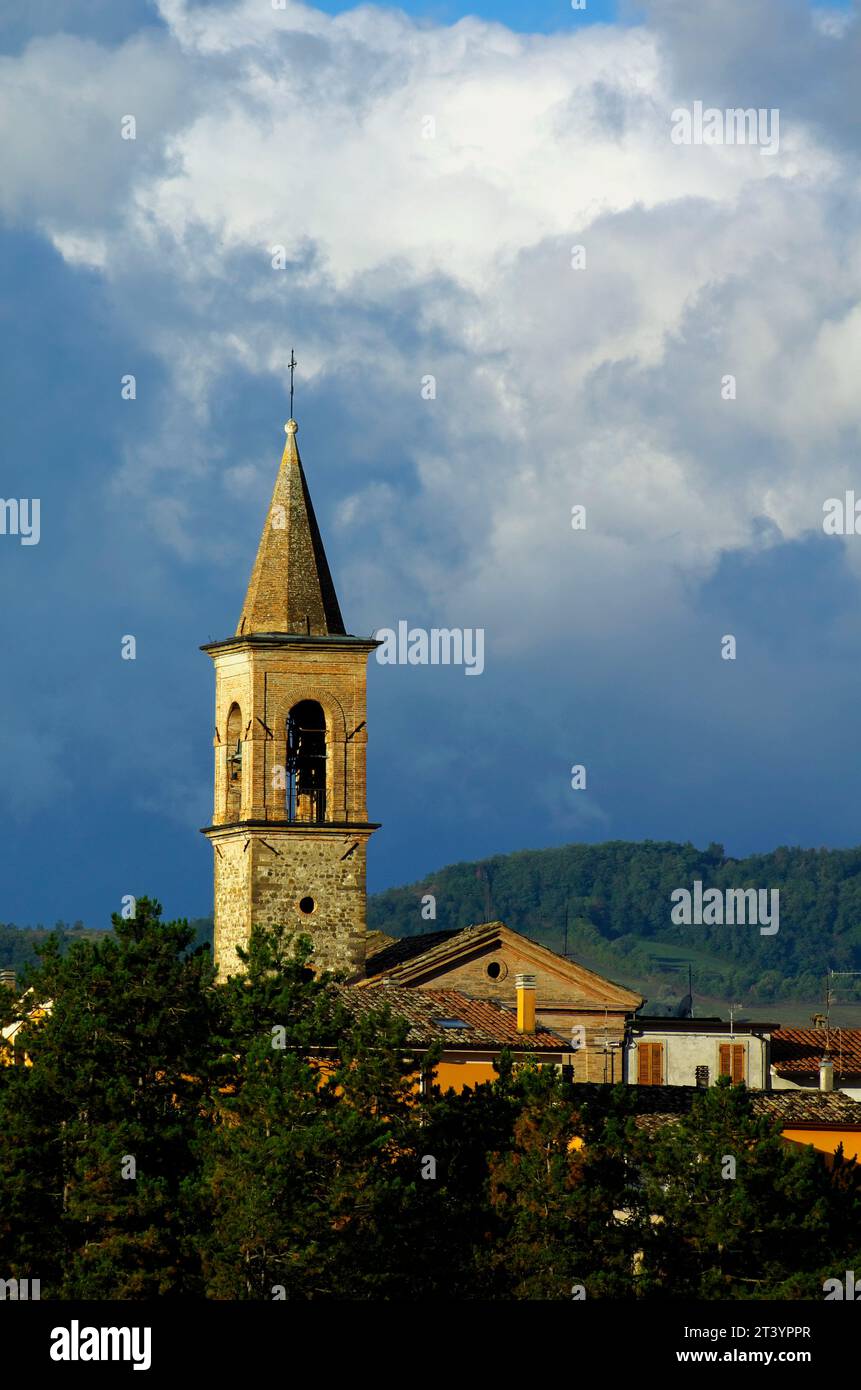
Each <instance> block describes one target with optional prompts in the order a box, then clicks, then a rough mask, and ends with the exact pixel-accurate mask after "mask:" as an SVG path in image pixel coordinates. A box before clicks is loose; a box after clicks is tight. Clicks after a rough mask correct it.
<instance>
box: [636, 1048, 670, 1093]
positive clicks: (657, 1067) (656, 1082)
mask: <svg viewBox="0 0 861 1390" xmlns="http://www.w3.org/2000/svg"><path fill="white" fill-rule="evenodd" d="M637 1083H638V1085H640V1086H663V1084H664V1044H663V1043H659V1042H652V1043H644V1042H641V1043H640V1045H639V1047H638V1048H637Z"/></svg>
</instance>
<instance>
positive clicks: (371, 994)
mask: <svg viewBox="0 0 861 1390" xmlns="http://www.w3.org/2000/svg"><path fill="white" fill-rule="evenodd" d="M338 996H339V998H340V1000H341V1003H342V1004H343V1005H344V1006H345V1008H347V1009H349V1011H350V1012H351V1013H352V1014H353V1015H354V1016H356V1017H361V1016H362V1015H367V1014H370V1013H373V1012H375V1011H376V1010H377V1009H380V1008H382V1007H383V1005H387V1006H388V1008H390V1009H391V1011H392V1013H393V1014H394V1015H396V1016H397V1017H399V1018H403V1019H405V1020H406V1021H407V1023H409V1025H410V1031H409V1034H408V1037H407V1042H408V1043H409V1044H410V1045H411V1046H414V1047H420V1046H425V1047H428V1046H430V1045H431V1043H436V1042H442V1043H445V1045H446V1047H448V1048H449V1049H450V1050H453V1051H457V1052H465V1051H471V1050H473V1049H474V1050H475V1051H478V1052H488V1051H496V1050H498V1049H501V1048H503V1047H510V1048H512V1049H513V1050H515V1051H518V1052H556V1053H558V1052H564V1051H568V1050H569V1049H570V1046H571V1044H570V1043H569V1042H566V1040H565V1039H564V1038H562V1037H560V1036H559V1034H558V1033H554V1032H553V1031H552V1029H550V1028H545V1027H544V1026H543V1025H539V1026H538V1027H537V1028H536V1029H535V1032H534V1033H519V1032H518V1031H517V1014H516V1013H515V1011H514V1010H513V1009H508V1008H506V1007H505V1005H504V1004H497V1003H494V1002H492V1001H490V1000H488V999H471V998H470V996H469V995H468V994H462V993H461V991H460V990H459V989H404V988H398V986H397V985H381V986H380V988H379V989H372V990H368V989H357V988H356V987H355V985H340V986H338ZM442 1019H449V1020H459V1021H461V1022H463V1023H465V1024H466V1025H467V1026H466V1027H465V1028H462V1029H461V1028H447V1027H444V1026H443V1025H442V1023H441V1022H440V1020H442Z"/></svg>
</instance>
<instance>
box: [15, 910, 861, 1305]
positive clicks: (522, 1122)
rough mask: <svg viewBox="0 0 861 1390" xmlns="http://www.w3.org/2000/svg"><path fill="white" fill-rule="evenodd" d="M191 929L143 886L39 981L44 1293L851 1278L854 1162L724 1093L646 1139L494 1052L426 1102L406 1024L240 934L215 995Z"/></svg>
mask: <svg viewBox="0 0 861 1390" xmlns="http://www.w3.org/2000/svg"><path fill="white" fill-rule="evenodd" d="M194 935H195V934H194V930H193V929H192V928H191V927H189V926H188V924H186V923H185V922H169V923H164V922H162V921H161V920H160V908H159V906H158V904H157V903H154V902H152V901H150V900H148V899H146V898H140V899H139V900H138V903H137V915H136V917H135V918H134V919H133V920H131V921H123V920H122V919H121V918H119V917H115V918H114V931H113V932H112V933H108V932H106V933H102V934H100V936H99V938H98V939H96V940H92V941H91V940H81V941H78V942H76V943H74V944H73V945H71V946H70V947H69V949H68V950H67V951H66V952H65V953H63V952H61V950H60V947H59V943H58V942H57V941H49V942H48V943H46V945H45V946H44V947H43V948H42V949H41V954H40V960H39V963H38V965H37V967H36V968H35V969H34V970H33V971H32V973H31V976H30V980H29V988H30V992H29V993H28V994H27V996H26V998H27V1000H28V1004H30V1005H35V1004H36V1003H37V1002H38V1001H41V1002H47V1001H49V1000H50V1001H51V1008H50V1010H49V1011H48V1012H47V1014H45V1013H42V1015H41V1016H34V1017H32V1018H31V1019H30V1021H29V1022H27V1023H26V1024H25V1025H24V1026H23V1027H22V1028H21V1030H20V1032H19V1034H18V1036H17V1038H16V1043H17V1045H18V1046H17V1048H16V1051H15V1053H14V1060H13V1061H12V1062H11V1064H10V1065H5V1066H0V1270H2V1272H3V1276H4V1277H5V1278H14V1277H18V1278H31V1279H39V1280H40V1281H41V1284H42V1297H43V1298H94V1297H107V1298H118V1299H139V1298H146V1297H173V1298H180V1297H200V1296H206V1297H209V1298H212V1299H219V1300H221V1299H228V1300H229V1299H263V1300H270V1299H273V1298H286V1299H291V1300H296V1299H299V1300H304V1299H360V1300H369V1299H387V1300H391V1299H412V1300H419V1299H421V1300H423V1301H427V1300H428V1299H432V1300H450V1299H488V1298H493V1299H503V1300H509V1299H568V1298H571V1297H577V1296H580V1294H581V1291H583V1292H585V1296H586V1297H589V1298H608V1297H639V1298H647V1299H652V1298H654V1299H667V1298H685V1297H708V1298H715V1297H726V1298H766V1297H780V1298H799V1297H810V1298H821V1297H822V1290H823V1281H824V1279H825V1278H830V1277H837V1278H840V1279H842V1276H843V1272H844V1271H845V1270H847V1269H853V1268H858V1267H861V1174H859V1172H858V1171H857V1169H856V1165H855V1164H854V1163H850V1164H844V1163H842V1162H838V1163H837V1164H836V1165H835V1166H834V1168H833V1170H829V1169H828V1167H827V1166H826V1165H825V1163H824V1162H823V1161H822V1160H821V1159H820V1158H818V1157H816V1156H815V1155H814V1154H813V1152H812V1150H797V1149H795V1148H789V1147H787V1146H786V1145H785V1144H784V1143H782V1142H781V1141H780V1139H779V1138H778V1137H777V1135H776V1133H775V1132H774V1130H773V1129H772V1128H770V1126H769V1124H768V1123H767V1122H765V1121H763V1120H761V1119H757V1118H755V1117H754V1116H753V1115H752V1114H751V1112H750V1108H749V1104H748V1099H747V1096H746V1093H745V1091H744V1089H743V1088H741V1087H729V1085H728V1084H727V1085H723V1084H719V1085H718V1086H717V1087H714V1088H712V1089H710V1090H707V1091H704V1092H703V1094H702V1095H701V1096H699V1097H697V1099H696V1110H695V1112H694V1113H693V1114H692V1115H691V1117H690V1119H683V1120H681V1121H679V1123H678V1124H672V1125H669V1126H667V1127H666V1128H664V1129H663V1130H662V1131H661V1132H660V1133H659V1134H658V1135H657V1136H654V1135H650V1134H647V1133H645V1132H644V1131H643V1129H642V1128H640V1127H639V1126H638V1124H637V1123H636V1121H635V1118H634V1115H633V1113H632V1101H633V1088H630V1087H628V1088H626V1087H615V1088H610V1087H607V1088H600V1087H590V1088H587V1089H586V1090H584V1089H583V1088H579V1087H577V1086H573V1085H570V1084H568V1083H566V1082H564V1081H563V1080H562V1079H561V1077H560V1076H559V1074H558V1073H557V1072H556V1071H555V1070H554V1069H553V1068H546V1067H545V1068H542V1067H540V1066H537V1065H534V1064H532V1063H530V1062H526V1063H523V1062H521V1063H520V1064H518V1065H515V1064H514V1063H513V1062H512V1059H511V1058H510V1057H508V1056H505V1055H504V1056H503V1057H502V1059H501V1060H500V1065H499V1070H498V1076H497V1078H496V1080H495V1081H494V1082H493V1083H490V1084H485V1085H482V1086H479V1087H477V1088H476V1089H474V1090H467V1091H463V1092H462V1093H460V1094H455V1093H453V1092H448V1093H446V1094H441V1093H440V1091H439V1089H438V1088H435V1087H426V1088H425V1092H424V1094H421V1095H420V1094H418V1092H417V1090H416V1087H415V1078H416V1076H417V1074H419V1073H420V1071H421V1066H420V1063H419V1059H417V1058H416V1057H415V1056H413V1055H412V1054H411V1053H410V1049H409V1047H408V1046H407V1042H406V1035H405V1026H404V1025H403V1024H402V1023H400V1022H398V1021H397V1020H394V1019H393V1018H392V1017H391V1016H390V1014H389V1013H388V1011H387V1010H386V1009H385V1008H381V1009H380V1010H379V1011H377V1013H376V1014H374V1015H371V1016H368V1017H364V1018H362V1019H361V1021H356V1020H355V1019H354V1018H353V1016H352V1015H351V1014H349V1013H348V1012H347V1010H346V1009H345V1007H344V1004H343V1002H342V999H341V997H340V996H339V994H338V991H337V989H336V988H334V987H333V985H332V984H331V983H330V982H329V981H328V980H327V979H315V978H314V977H313V976H312V975H311V972H310V971H309V970H308V969H307V968H306V962H307V953H308V943H307V942H305V941H303V940H301V939H300V940H299V941H292V940H290V939H289V938H288V936H287V934H286V933H285V931H283V930H282V929H275V928H273V929H271V930H267V931H256V932H255V933H254V935H253V937H252V941H251V943H250V947H249V951H248V953H247V955H246V957H245V959H246V965H247V973H246V974H245V976H243V977H234V978H232V979H230V980H229V981H227V982H226V983H223V984H218V985H216V984H215V983H214V980H213V974H212V969H211V965H210V960H209V952H208V950H207V949H206V948H205V947H204V948H198V947H195V945H194ZM14 1014H15V1003H14V999H13V997H12V996H11V995H10V996H9V1001H8V1003H7V1004H6V1006H5V1015H4V1020H3V1021H4V1022H5V1021H7V1020H8V1019H10V1018H11V1017H13V1016H14ZM433 1060H434V1058H433V1057H430V1058H425V1059H423V1062H422V1063H421V1065H424V1066H425V1067H426V1068H427V1066H428V1065H429V1064H432V1062H433ZM580 1141H582V1143H581V1142H580ZM728 1155H729V1156H733V1157H734V1161H735V1164H736V1171H735V1173H734V1175H733V1176H731V1177H728V1176H727V1175H726V1159H727V1156H728Z"/></svg>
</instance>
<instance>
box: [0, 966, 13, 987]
mask: <svg viewBox="0 0 861 1390" xmlns="http://www.w3.org/2000/svg"><path fill="white" fill-rule="evenodd" d="M4 986H5V987H6V989H11V990H14V988H15V971H14V970H0V989H2V988H3V987H4Z"/></svg>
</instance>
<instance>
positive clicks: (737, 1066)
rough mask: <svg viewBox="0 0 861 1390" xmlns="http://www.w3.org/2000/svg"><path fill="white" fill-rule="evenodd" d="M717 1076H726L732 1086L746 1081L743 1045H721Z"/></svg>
mask: <svg viewBox="0 0 861 1390" xmlns="http://www.w3.org/2000/svg"><path fill="white" fill-rule="evenodd" d="M718 1050H719V1052H720V1061H719V1068H718V1074H719V1075H720V1076H728V1077H729V1078H730V1080H731V1081H732V1083H733V1085H736V1084H737V1083H738V1082H739V1081H744V1080H745V1079H746V1077H745V1072H746V1067H745V1050H746V1049H745V1046H744V1043H721V1045H720V1048H719V1049H718Z"/></svg>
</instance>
